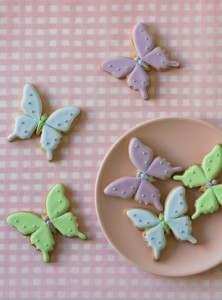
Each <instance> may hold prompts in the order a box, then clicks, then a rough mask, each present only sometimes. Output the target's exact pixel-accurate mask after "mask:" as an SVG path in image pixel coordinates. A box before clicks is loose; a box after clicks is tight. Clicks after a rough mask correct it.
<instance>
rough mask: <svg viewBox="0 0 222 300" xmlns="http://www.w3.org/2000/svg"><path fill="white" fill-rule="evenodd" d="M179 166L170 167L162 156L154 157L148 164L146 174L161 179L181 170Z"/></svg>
mask: <svg viewBox="0 0 222 300" xmlns="http://www.w3.org/2000/svg"><path fill="white" fill-rule="evenodd" d="M181 171H182V168H181V167H171V165H170V163H169V162H168V161H167V160H166V159H165V158H162V157H156V158H155V159H154V160H153V161H152V163H151V164H150V166H149V168H148V170H147V174H148V175H150V176H153V177H156V178H159V179H162V180H166V179H169V178H170V177H171V176H172V175H173V174H174V173H177V172H181Z"/></svg>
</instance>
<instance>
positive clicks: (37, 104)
mask: <svg viewBox="0 0 222 300" xmlns="http://www.w3.org/2000/svg"><path fill="white" fill-rule="evenodd" d="M21 107H22V110H23V111H24V113H25V115H21V116H18V117H17V118H16V121H15V130H14V132H13V133H12V134H10V135H9V136H8V137H7V140H8V141H9V142H12V141H13V140H14V139H16V138H19V139H28V138H30V137H31V136H32V134H33V132H34V131H35V129H36V128H37V125H38V121H39V120H40V118H41V114H42V102H41V99H40V97H39V94H38V93H37V91H36V89H35V88H34V87H33V86H32V85H31V84H26V85H25V87H24V90H23V98H22V104H21Z"/></svg>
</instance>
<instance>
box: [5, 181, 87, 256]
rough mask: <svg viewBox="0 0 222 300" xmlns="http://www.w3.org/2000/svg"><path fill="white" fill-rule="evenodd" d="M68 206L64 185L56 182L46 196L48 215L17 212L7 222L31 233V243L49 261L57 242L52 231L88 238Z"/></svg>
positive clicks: (24, 232) (23, 232)
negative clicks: (50, 253)
mask: <svg viewBox="0 0 222 300" xmlns="http://www.w3.org/2000/svg"><path fill="white" fill-rule="evenodd" d="M68 208H69V201H68V199H67V198H66V197H65V195H64V186H63V185H62V184H56V185H55V186H54V187H53V188H52V189H51V190H50V191H49V193H48V195H47V198H46V212H47V215H43V216H42V218H41V217H39V216H38V215H36V214H34V213H32V212H16V213H12V214H11V215H9V216H8V218H7V222H8V223H9V224H10V225H12V226H14V227H15V228H16V229H18V231H19V232H21V233H22V234H24V235H30V234H31V238H30V241H31V244H32V245H34V246H35V247H36V248H37V249H38V250H40V251H41V252H42V255H43V259H44V261H45V262H49V252H50V251H52V250H53V246H54V244H55V242H54V239H53V235H52V233H56V231H57V230H58V231H59V232H60V233H61V234H62V235H64V236H67V237H74V236H77V237H79V238H80V239H82V240H85V239H86V235H85V234H84V233H82V232H80V231H79V230H78V223H77V221H76V217H75V216H74V215H73V214H72V213H71V212H67V210H68Z"/></svg>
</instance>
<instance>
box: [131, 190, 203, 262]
mask: <svg viewBox="0 0 222 300" xmlns="http://www.w3.org/2000/svg"><path fill="white" fill-rule="evenodd" d="M186 212H187V204H186V199H185V189H184V187H182V186H179V187H176V188H174V189H173V190H171V192H170V193H169V195H168V196H167V199H166V203H165V211H164V213H163V214H160V215H159V217H157V216H156V215H155V214H154V213H152V212H150V211H148V210H146V209H141V208H133V209H127V210H125V214H126V215H127V217H128V218H129V219H130V220H131V221H132V222H133V224H134V225H135V226H136V227H137V228H138V229H140V230H143V239H144V240H145V242H146V243H147V244H148V246H149V247H151V248H152V249H153V257H154V259H155V260H158V259H159V258H160V252H161V250H162V249H164V248H165V247H166V239H165V233H166V234H170V232H172V233H173V235H174V236H175V237H176V239H178V240H181V241H188V242H190V243H192V244H195V243H196V242H197V241H196V239H195V238H194V237H193V236H192V235H191V232H192V226H191V221H190V218H189V217H188V216H186V215H184V214H185V213H186Z"/></svg>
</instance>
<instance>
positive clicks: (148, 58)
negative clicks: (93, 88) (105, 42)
mask: <svg viewBox="0 0 222 300" xmlns="http://www.w3.org/2000/svg"><path fill="white" fill-rule="evenodd" d="M132 42H133V46H134V48H135V51H136V56H135V57H134V59H131V58H127V57H115V58H111V59H108V60H106V61H105V62H104V63H103V64H102V65H101V69H102V70H104V71H106V72H108V73H111V74H112V75H114V76H115V77H116V78H118V79H122V78H125V77H126V76H127V75H129V76H128V78H127V84H128V86H129V87H132V88H133V89H135V90H138V91H139V92H140V94H141V96H142V98H143V99H144V100H147V99H148V92H147V87H148V85H149V77H148V75H147V73H146V71H149V67H152V68H154V69H156V70H158V71H165V70H168V69H169V68H171V67H179V62H177V61H172V60H169V58H168V55H167V53H166V52H165V50H164V49H162V48H160V47H155V48H154V40H153V37H152V36H151V35H150V34H149V33H148V32H147V30H146V27H145V25H144V24H142V23H139V24H137V25H136V26H135V28H134V30H133V35H132Z"/></svg>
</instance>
